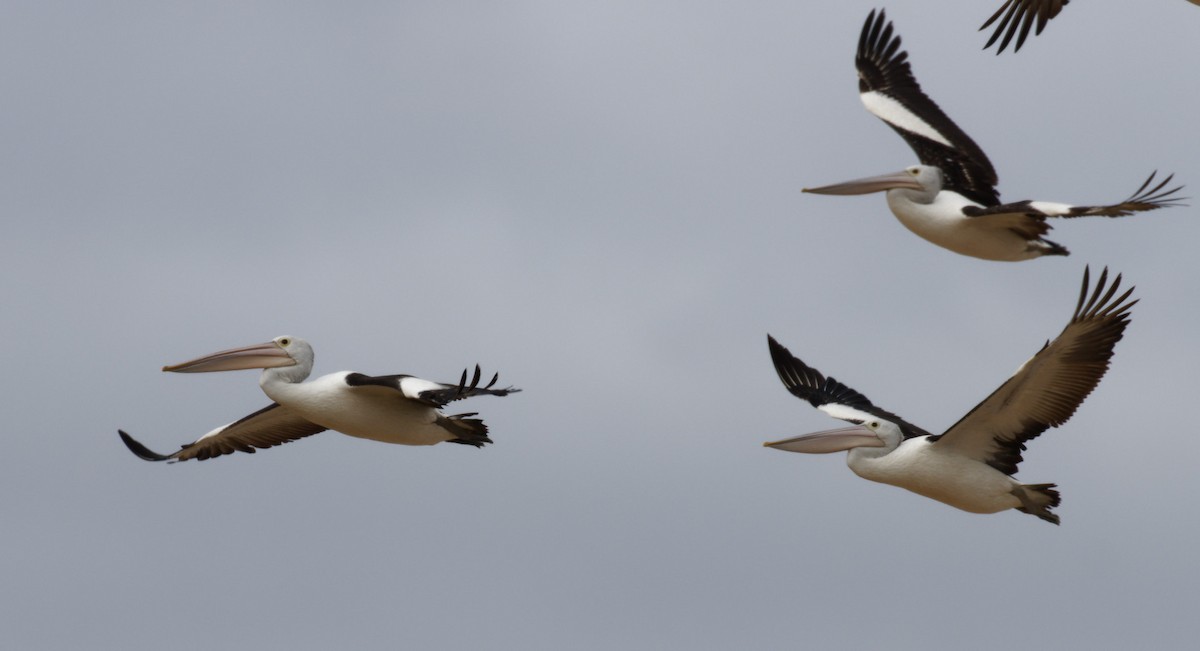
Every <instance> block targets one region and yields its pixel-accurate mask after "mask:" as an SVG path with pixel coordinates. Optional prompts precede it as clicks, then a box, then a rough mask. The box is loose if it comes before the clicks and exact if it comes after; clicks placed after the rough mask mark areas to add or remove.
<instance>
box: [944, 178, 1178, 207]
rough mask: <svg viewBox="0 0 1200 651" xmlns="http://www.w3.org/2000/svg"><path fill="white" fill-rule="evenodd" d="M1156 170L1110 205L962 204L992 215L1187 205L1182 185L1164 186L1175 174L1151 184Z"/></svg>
mask: <svg viewBox="0 0 1200 651" xmlns="http://www.w3.org/2000/svg"><path fill="white" fill-rule="evenodd" d="M1157 174H1158V172H1151V173H1150V177H1149V178H1147V179H1146V181H1145V182H1144V183H1142V187H1140V188H1138V189H1137V191H1136V192H1134V193H1133V194H1132V195H1130V196H1129V198H1128V199H1125V200H1124V201H1122V202H1120V203H1114V204H1111V205H1108V206H1072V205H1068V204H1065V203H1049V202H1045V201H1017V202H1014V203H1006V204H1002V205H998V206H990V207H987V208H979V207H976V206H966V207H965V208H963V214H964V215H966V216H968V217H990V216H995V215H1028V216H1030V217H1038V218H1045V217H1063V218H1070V217H1128V216H1129V215H1132V214H1133V213H1135V212H1145V211H1147V210H1156V209H1158V208H1169V207H1171V206H1183V205H1186V204H1183V203H1180V202H1182V201H1185V200H1186V199H1185V198H1184V197H1180V196H1176V193H1177V192H1179V191H1180V190H1182V189H1183V186H1182V185H1177V186H1175V187H1173V188H1171V189H1169V190H1166V189H1164V188H1166V187H1167V185H1168V184H1170V183H1171V180H1172V179H1174V178H1175V175H1174V174H1171V175H1168V176H1167V178H1165V179H1163V180H1162V181H1160V182H1159V183H1158V184H1157V185H1155V186H1153V187H1151V184H1152V183H1154V177H1155V176H1156V175H1157Z"/></svg>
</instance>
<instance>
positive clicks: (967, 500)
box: [764, 269, 1137, 524]
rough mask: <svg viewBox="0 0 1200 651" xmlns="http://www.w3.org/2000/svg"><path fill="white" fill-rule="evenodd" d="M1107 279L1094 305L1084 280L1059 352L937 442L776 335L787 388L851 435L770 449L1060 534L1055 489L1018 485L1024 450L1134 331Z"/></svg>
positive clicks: (1030, 366) (1049, 350) (1060, 419)
mask: <svg viewBox="0 0 1200 651" xmlns="http://www.w3.org/2000/svg"><path fill="white" fill-rule="evenodd" d="M1107 277H1108V269H1105V270H1104V272H1103V273H1101V274H1100V281H1099V282H1098V283H1097V284H1096V289H1095V291H1093V292H1092V293H1091V297H1090V298H1089V297H1088V272H1087V270H1084V273H1083V289H1082V290H1081V291H1080V294H1079V303H1078V304H1077V305H1076V307H1075V315H1074V316H1073V317H1071V322H1070V323H1068V324H1067V327H1066V328H1064V329H1063V331H1062V334H1060V335H1059V336H1058V338H1056V339H1055V340H1054V341H1053V342H1047V343H1046V344H1045V345H1044V346H1043V347H1042V349H1041V350H1040V351H1038V353H1037V354H1036V355H1034V356H1033V357H1032V358H1030V360H1029V361H1027V362H1025V364H1024V365H1022V366H1021V368H1019V369H1017V372H1016V374H1015V375H1013V376H1012V377H1011V378H1009V380H1008V381H1007V382H1005V383H1004V384H1002V385H1000V388H999V389H996V390H995V391H994V392H992V395H990V396H988V397H987V398H985V399H984V401H983V402H981V403H979V404H978V405H976V406H975V408H974V409H972V410H971V411H970V412H968V413H967V415H966V416H963V417H962V419H960V420H959V421H958V422H957V423H955V424H954V425H952V426H951V427H950V429H948V430H946V431H945V432H944V433H942V434H938V435H933V434H930V433H929V432H927V431H925V430H923V429H921V428H920V427H917V426H916V425H913V424H911V423H908V422H906V421H905V420H904V419H902V418H900V417H899V416H897V415H895V414H893V413H891V412H890V411H885V410H883V409H880V408H879V407H876V406H875V405H874V404H872V403H871V401H870V400H868V399H867V397H866V396H864V395H863V394H861V393H859V392H857V391H855V390H854V389H851V388H850V387H848V386H846V385H844V384H842V383H841V382H838V381H837V380H835V379H833V378H832V377H829V378H827V377H825V376H824V375H821V373H820V372H819V371H817V370H816V369H814V368H812V367H810V366H807V365H805V363H804V362H802V361H800V360H799V359H796V358H795V357H793V356H792V354H791V353H790V352H788V349H786V348H784V347H783V346H781V345H780V344H779V342H777V341H775V339H774V338H773V337H771V336H770V335H768V336H767V343H768V345H769V347H770V349H771V359H772V360H773V361H774V362H775V370H776V371H777V372H778V373H779V378H780V379H781V380H783V384H784V386H786V387H787V389H788V391H790V392H791V393H792V395H794V396H796V397H797V398H802V399H804V400H807V401H808V402H809V403H811V404H812V406H814V407H816V408H817V409H820V410H821V411H823V412H825V413H826V414H829V415H830V416H833V417H834V418H840V419H842V420H845V421H849V422H851V423H853V424H854V426H853V427H848V428H842V429H836V430H830V431H826V432H817V433H814V434H807V435H805V436H800V437H796V438H790V439H785V440H782V441H775V442H771V443H765V444H764V445H766V446H767V447H772V448H776V449H778V450H786V451H788V452H807V453H812V454H823V453H828V452H840V451H843V450H849V451H850V453H849V455H848V456H847V458H846V464H847V465H848V466H850V469H851V470H853V471H854V472H855V474H857V475H858V476H859V477H862V478H864V479H870V480H872V481H877V482H881V483H884V484H891V485H893V486H899V487H900V488H906V489H908V490H910V491H912V492H914V493H917V494H918V495H924V496H925V497H929V498H932V499H935V500H937V501H939V502H945V503H946V504H949V505H950V506H953V507H957V508H959V509H962V510H964V511H970V512H972V513H996V512H999V511H1004V510H1007V509H1017V510H1018V511H1023V512H1025V513H1029V514H1032V515H1036V516H1037V517H1039V518H1041V519H1043V520H1046V521H1047V522H1053V523H1054V524H1058V516H1057V515H1055V514H1054V513H1051V511H1050V509H1051V508H1053V507H1056V506H1058V504H1059V495H1058V491H1056V490H1054V488H1055V485H1054V484H1022V483H1021V482H1019V481H1017V480H1016V479H1014V478H1013V477H1012V475H1014V474H1016V472H1017V464H1019V463H1021V452H1022V451H1024V450H1025V442H1026V441H1028V440H1030V439H1032V438H1034V437H1036V436H1038V435H1039V434H1041V433H1042V432H1044V431H1046V428H1048V427H1057V426H1059V425H1062V424H1063V423H1065V422H1067V420H1068V419H1069V418H1070V417H1071V415H1072V414H1074V413H1075V409H1076V408H1077V407H1078V406H1079V404H1080V403H1081V402H1083V399H1084V398H1086V397H1087V396H1088V394H1089V393H1091V392H1092V389H1094V388H1095V387H1096V385H1097V384H1099V383H1100V378H1102V377H1103V376H1104V372H1105V371H1107V370H1108V363H1109V360H1110V359H1111V358H1112V354H1113V346H1115V345H1116V343H1117V342H1118V341H1120V340H1121V336H1122V334H1123V333H1124V332H1125V326H1127V325H1128V324H1129V310H1130V308H1132V307H1133V305H1134V304H1135V303H1137V301H1136V300H1135V301H1129V300H1128V299H1129V295H1130V294H1131V293H1132V292H1133V289H1132V288H1130V289H1129V290H1127V291H1126V292H1125V293H1124V294H1121V295H1120V296H1119V297H1117V298H1113V297H1114V295H1115V294H1116V292H1117V288H1118V287H1119V286H1120V284H1121V277H1120V276H1117V278H1116V279H1115V280H1114V281H1113V283H1112V285H1111V286H1108V287H1106V286H1105V285H1106V280H1107Z"/></svg>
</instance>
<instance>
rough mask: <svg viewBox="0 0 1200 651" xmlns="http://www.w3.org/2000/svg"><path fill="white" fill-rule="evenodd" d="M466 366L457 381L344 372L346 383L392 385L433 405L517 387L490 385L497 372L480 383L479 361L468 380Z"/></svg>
mask: <svg viewBox="0 0 1200 651" xmlns="http://www.w3.org/2000/svg"><path fill="white" fill-rule="evenodd" d="M467 370H468V369H464V370H463V373H462V377H461V378H460V379H459V381H458V384H442V383H441V382H433V381H430V380H422V379H421V378H419V377H413V376H412V375H377V376H371V375H363V374H362V373H351V374H349V375H347V376H346V384H348V385H350V386H352V387H361V386H378V387H386V388H389V389H395V390H396V391H399V392H400V393H401V394H403V395H404V397H406V398H409V399H411V400H416V401H418V402H422V403H425V404H427V405H429V406H430V407H433V408H435V409H440V408H442V407H445V406H446V405H447V404H449V403H451V402H454V401H455V400H462V399H464V398H470V397H472V396H483V395H489V396H506V395H508V394H510V393H516V392H518V391H520V389H518V388H516V387H505V388H503V389H493V388H492V387H493V386H495V385H496V381H497V380H499V379H500V374H499V373H496V374H495V375H493V376H492V379H491V381H490V382H488V383H487V384H486V385H484V386H479V380H480V377H481V371H480V368H479V365H478V364H476V365H475V374H474V376H473V377H472V378H471V381H470V382H467Z"/></svg>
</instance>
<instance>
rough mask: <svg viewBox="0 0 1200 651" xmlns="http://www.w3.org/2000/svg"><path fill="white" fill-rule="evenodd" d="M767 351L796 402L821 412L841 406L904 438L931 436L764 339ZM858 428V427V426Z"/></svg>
mask: <svg viewBox="0 0 1200 651" xmlns="http://www.w3.org/2000/svg"><path fill="white" fill-rule="evenodd" d="M767 347H768V348H770V350H771V361H772V362H774V363H775V372H776V373H778V374H779V379H780V380H782V381H783V386H785V387H787V390H788V391H789V392H790V393H791V394H792V395H794V396H796V397H797V398H800V399H801V400H807V401H808V403H809V404H811V405H812V406H814V407H816V408H818V409H820V408H821V407H823V406H826V405H842V406H846V407H851V408H853V409H856V410H858V411H862V412H866V413H868V414H871V415H872V416H876V417H878V418H882V419H883V420H886V421H890V422H893V423H895V424H896V426H897V427H899V428H900V431H901V432H902V433H903V434H904V438H906V439H910V438H913V437H916V436H930V434H929V432H926V431H925V430H923V429H921V428H920V427H917V426H916V425H913V424H912V423H909V422H908V421H906V420H904V419H903V418H901V417H899V416H897V415H896V414H893V413H892V412H890V411H887V410H886V409H880V408H879V407H876V406H875V405H874V404H873V403H872V402H871V401H870V400H869V399H867V397H866V396H864V395H863V394H861V393H859V392H857V391H855V390H854V389H851V388H850V387H848V386H846V385H844V384H842V383H841V382H838V381H837V380H835V379H833V378H832V377H829V378H827V377H825V376H824V375H821V372H820V371H818V370H817V369H815V368H813V367H811V366H808V365H807V364H805V363H804V362H802V361H800V360H799V359H797V358H796V357H795V356H794V355H792V353H791V351H789V350H788V349H787V348H784V347H783V345H782V344H780V343H779V342H778V341H775V338H774V337H772V336H771V335H767ZM859 424H860V425H861V423H859Z"/></svg>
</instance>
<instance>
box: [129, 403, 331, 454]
mask: <svg viewBox="0 0 1200 651" xmlns="http://www.w3.org/2000/svg"><path fill="white" fill-rule="evenodd" d="M325 429H326V428H324V427H321V426H320V425H317V424H316V423H311V422H309V421H307V420H305V419H304V418H301V417H300V415H299V414H297V413H296V412H294V411H292V410H290V409H288V408H286V407H281V406H279V404H278V403H274V402H273V403H271V404H270V405H268V406H266V407H264V408H263V409H260V410H258V411H256V412H254V413H253V414H250V415H249V416H246V417H245V418H243V419H241V420H239V421H237V422H234V423H230V424H229V425H226V426H224V427H218V428H217V429H215V430H213V431H211V432H209V433H208V434H205V435H204V436H201V437H200V438H199V439H197V440H196V441H195V442H194V443H188V444H186V445H184V446H183V447H182V448H181V449H180V450H179V451H178V452H176V453H174V454H159V453H157V452H154V451H152V450H150V449H149V448H147V447H146V446H144V445H142V444H141V443H140V442H139V441H138V440H137V439H135V438H133V437H132V436H130V435H129V434H126V433H125V432H124V431H122V430H117V433H118V434H120V435H121V440H122V441H124V442H125V446H126V447H128V448H129V451H130V452H133V453H134V454H135V455H137V456H138V457H140V458H142V459H145V460H146V461H170V462H172V463H173V462H175V461H187V460H188V459H197V460H200V461H203V460H204V459H211V458H212V457H219V456H221V455H223V454H233V453H234V452H249V453H252V454H253V453H254V451H255V449H256V448H257V449H266V448H270V447H274V446H276V445H282V444H284V443H289V442H291V441H295V440H296V439H300V438H304V437H305V436H312V435H313V434H319V433H321V432H324V431H325Z"/></svg>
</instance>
